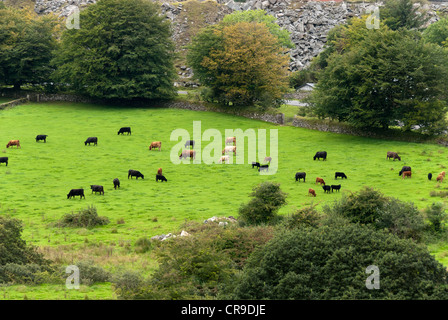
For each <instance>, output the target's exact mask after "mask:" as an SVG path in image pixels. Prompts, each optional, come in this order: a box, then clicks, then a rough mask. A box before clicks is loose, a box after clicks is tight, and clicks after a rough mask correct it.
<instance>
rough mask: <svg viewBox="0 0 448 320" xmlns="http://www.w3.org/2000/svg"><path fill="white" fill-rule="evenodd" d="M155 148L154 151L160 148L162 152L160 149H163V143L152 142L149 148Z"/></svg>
mask: <svg viewBox="0 0 448 320" xmlns="http://www.w3.org/2000/svg"><path fill="white" fill-rule="evenodd" d="M153 148H154V149H155V148H159V151H160V148H162V142H161V141H154V142H151V145H150V146H149V150H152V149H153Z"/></svg>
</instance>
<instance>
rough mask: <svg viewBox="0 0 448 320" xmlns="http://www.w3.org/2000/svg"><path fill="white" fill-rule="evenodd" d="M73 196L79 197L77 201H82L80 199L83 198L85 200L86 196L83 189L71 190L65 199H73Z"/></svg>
mask: <svg viewBox="0 0 448 320" xmlns="http://www.w3.org/2000/svg"><path fill="white" fill-rule="evenodd" d="M75 196H79V199H82V197H84V199H85V198H86V196H85V195H84V189H72V190H70V192H69V193H68V194H67V199H70V198H71V197H73V198H74V197H75Z"/></svg>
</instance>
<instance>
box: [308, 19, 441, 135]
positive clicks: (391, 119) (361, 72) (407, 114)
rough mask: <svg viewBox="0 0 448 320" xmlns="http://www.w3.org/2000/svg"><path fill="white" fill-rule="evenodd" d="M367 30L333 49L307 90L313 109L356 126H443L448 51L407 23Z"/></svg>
mask: <svg viewBox="0 0 448 320" xmlns="http://www.w3.org/2000/svg"><path fill="white" fill-rule="evenodd" d="M369 32H371V34H370V35H369V36H368V37H366V38H364V39H363V40H361V41H359V42H357V43H356V44H354V45H353V46H350V48H349V50H346V51H345V52H343V53H342V54H339V53H338V52H334V53H332V54H331V55H330V56H329V57H328V59H327V62H328V66H327V67H326V68H325V69H324V70H323V71H322V72H321V74H320V75H319V79H320V81H319V82H318V84H317V88H316V89H317V90H315V91H314V92H313V94H312V96H311V103H312V104H313V105H314V107H315V110H316V113H317V115H319V116H321V117H330V118H334V119H338V120H340V121H347V122H349V123H350V124H352V125H354V126H357V127H369V128H373V127H380V128H388V127H389V126H390V125H395V124H396V120H400V121H402V122H403V129H405V130H409V129H411V128H412V127H413V126H419V127H418V128H419V129H418V130H419V131H421V132H422V133H427V134H435V133H439V132H440V130H441V129H442V128H443V127H446V120H445V119H444V117H443V115H444V114H445V112H446V103H445V91H446V88H447V85H448V81H447V72H448V65H447V61H448V60H447V57H448V56H447V54H448V53H447V52H446V51H445V50H444V49H443V48H440V47H439V46H437V45H434V44H430V43H426V42H425V41H423V39H422V38H421V36H420V35H419V34H417V33H415V32H411V31H408V30H406V29H400V30H398V31H393V30H390V29H388V28H387V27H385V28H380V29H378V30H369Z"/></svg>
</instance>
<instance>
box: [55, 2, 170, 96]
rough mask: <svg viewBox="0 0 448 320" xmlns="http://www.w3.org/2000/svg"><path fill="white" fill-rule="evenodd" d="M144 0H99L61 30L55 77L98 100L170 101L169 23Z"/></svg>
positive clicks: (157, 8)
mask: <svg viewBox="0 0 448 320" xmlns="http://www.w3.org/2000/svg"><path fill="white" fill-rule="evenodd" d="M159 10H160V9H159V7H158V5H157V4H155V3H152V2H150V1H146V0H100V1H98V2H97V3H96V4H93V5H91V6H89V7H87V8H86V9H85V10H83V11H81V13H80V28H79V29H69V30H65V32H64V33H63V35H62V40H61V48H60V50H58V52H57V56H56V58H55V59H54V64H55V65H57V66H58V69H57V72H56V77H57V79H58V80H59V81H60V82H62V83H68V84H70V85H71V87H72V88H73V89H74V90H75V91H76V92H78V93H81V94H86V95H89V96H92V97H98V98H122V99H134V98H147V99H164V98H170V97H173V95H174V94H175V89H174V86H173V82H174V79H175V76H176V74H175V69H174V65H173V57H174V44H173V41H172V40H171V38H170V36H171V30H170V24H169V22H168V21H167V20H166V19H165V18H164V17H163V16H162V15H160V14H159Z"/></svg>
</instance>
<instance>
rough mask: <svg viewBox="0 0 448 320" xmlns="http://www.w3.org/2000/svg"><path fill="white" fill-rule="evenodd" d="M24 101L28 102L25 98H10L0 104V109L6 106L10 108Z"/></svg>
mask: <svg viewBox="0 0 448 320" xmlns="http://www.w3.org/2000/svg"><path fill="white" fill-rule="evenodd" d="M26 102H28V99H26V98H20V99H16V100H12V101H9V102H5V103H2V104H0V110H3V109H6V108H12V107H15V106H18V105H19V104H23V103H26Z"/></svg>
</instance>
